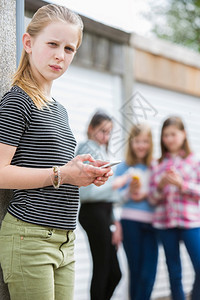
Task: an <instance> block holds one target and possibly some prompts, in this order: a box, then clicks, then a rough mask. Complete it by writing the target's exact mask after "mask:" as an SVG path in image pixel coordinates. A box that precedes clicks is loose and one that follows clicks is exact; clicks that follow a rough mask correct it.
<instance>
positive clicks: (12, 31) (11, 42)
mask: <svg viewBox="0 0 200 300" xmlns="http://www.w3.org/2000/svg"><path fill="white" fill-rule="evenodd" d="M16 1H19V0H0V41H1V43H0V98H1V97H2V96H3V94H4V93H5V92H6V91H7V90H8V89H9V88H10V84H11V77H12V74H13V73H14V72H15V69H16ZM11 195H12V191H10V190H0V222H1V221H2V218H3V217H4V215H5V212H6V208H7V206H8V203H9V200H10V197H11ZM0 251H1V250H0ZM0 299H1V300H9V299H10V297H9V293H8V289H7V285H5V284H4V282H3V278H2V272H1V271H0Z"/></svg>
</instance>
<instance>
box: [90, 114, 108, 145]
mask: <svg viewBox="0 0 200 300" xmlns="http://www.w3.org/2000/svg"><path fill="white" fill-rule="evenodd" d="M112 128H113V125H112V122H111V121H108V120H104V121H103V122H102V123H101V124H100V125H98V126H96V127H94V128H93V127H90V128H89V135H90V138H91V139H92V140H94V141H95V142H97V143H98V144H99V145H106V144H107V143H108V141H109V139H110V135H111V131H112Z"/></svg>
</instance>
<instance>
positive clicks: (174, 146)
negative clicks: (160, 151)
mask: <svg viewBox="0 0 200 300" xmlns="http://www.w3.org/2000/svg"><path fill="white" fill-rule="evenodd" d="M185 138H186V134H185V131H184V130H180V129H178V128H177V127H176V126H175V125H169V126H167V127H165V128H164V129H163V133H162V141H163V144H164V145H165V147H166V148H167V150H168V151H169V152H170V153H174V154H175V153H177V152H178V151H179V150H181V148H182V146H183V143H184V140H185Z"/></svg>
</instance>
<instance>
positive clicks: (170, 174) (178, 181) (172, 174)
mask: <svg viewBox="0 0 200 300" xmlns="http://www.w3.org/2000/svg"><path fill="white" fill-rule="evenodd" d="M166 178H167V181H168V183H169V184H173V185H175V186H177V187H178V188H181V187H182V184H183V179H182V177H181V176H180V175H179V174H178V173H177V171H176V170H175V169H174V168H171V169H170V170H168V171H167V172H166Z"/></svg>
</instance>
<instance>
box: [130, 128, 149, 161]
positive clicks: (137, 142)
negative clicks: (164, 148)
mask: <svg viewBox="0 0 200 300" xmlns="http://www.w3.org/2000/svg"><path fill="white" fill-rule="evenodd" d="M150 148H151V139H150V137H149V135H148V133H145V132H144V133H142V132H141V133H140V134H139V135H137V136H135V137H134V138H133V139H132V149H133V152H134V153H135V155H136V157H137V158H138V159H139V160H143V159H144V158H145V157H146V156H147V154H148V153H149V151H150Z"/></svg>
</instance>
